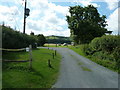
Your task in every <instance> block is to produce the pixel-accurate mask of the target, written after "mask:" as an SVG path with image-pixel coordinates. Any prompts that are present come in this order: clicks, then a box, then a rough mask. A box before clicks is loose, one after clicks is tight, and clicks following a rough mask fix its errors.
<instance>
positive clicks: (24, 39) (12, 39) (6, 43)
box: [0, 25, 46, 49]
mask: <svg viewBox="0 0 120 90" xmlns="http://www.w3.org/2000/svg"><path fill="white" fill-rule="evenodd" d="M0 27H2V48H6V49H18V48H26V47H28V46H29V45H30V44H31V45H32V47H33V48H36V46H37V45H38V46H43V45H44V44H45V41H46V39H45V37H44V36H43V35H41V34H38V35H34V34H33V33H31V35H27V34H23V33H21V32H19V31H16V30H14V29H12V28H10V27H7V26H4V25H2V26H0Z"/></svg>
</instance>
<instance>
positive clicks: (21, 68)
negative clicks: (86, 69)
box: [3, 49, 61, 88]
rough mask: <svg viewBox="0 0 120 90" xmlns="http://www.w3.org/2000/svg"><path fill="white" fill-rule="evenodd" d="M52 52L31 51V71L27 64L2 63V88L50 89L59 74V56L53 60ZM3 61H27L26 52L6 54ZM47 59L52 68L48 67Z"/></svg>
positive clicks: (42, 50) (45, 50)
mask: <svg viewBox="0 0 120 90" xmlns="http://www.w3.org/2000/svg"><path fill="white" fill-rule="evenodd" d="M53 52H54V51H52V50H48V49H37V50H33V51H32V55H33V63H32V66H33V69H32V70H29V69H28V67H29V62H25V63H3V88H50V87H51V86H52V85H53V84H54V83H55V81H56V78H57V76H58V73H59V65H60V59H61V56H60V55H59V54H58V53H57V56H56V57H55V58H54V59H53V57H52V53H53ZM3 59H8V60H27V59H29V53H27V52H17V53H16V52H7V53H5V54H3ZM48 59H50V60H51V65H52V67H53V68H49V67H48Z"/></svg>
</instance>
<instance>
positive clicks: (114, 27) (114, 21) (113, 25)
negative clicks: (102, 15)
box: [107, 8, 120, 35]
mask: <svg viewBox="0 0 120 90" xmlns="http://www.w3.org/2000/svg"><path fill="white" fill-rule="evenodd" d="M118 10H119V11H118ZM118 12H120V8H119V9H118V8H117V9H116V10H115V11H114V12H113V13H112V14H111V15H110V16H109V18H108V19H107V22H108V26H107V29H108V30H111V31H113V33H112V34H116V35H117V34H118V24H119V25H120V20H119V21H118Z"/></svg>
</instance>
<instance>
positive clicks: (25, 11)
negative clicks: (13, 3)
mask: <svg viewBox="0 0 120 90" xmlns="http://www.w3.org/2000/svg"><path fill="white" fill-rule="evenodd" d="M26 5H27V0H25V7H24V25H23V34H25V25H26V18H27V17H28V16H29V12H30V9H29V8H26Z"/></svg>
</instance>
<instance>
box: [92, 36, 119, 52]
mask: <svg viewBox="0 0 120 90" xmlns="http://www.w3.org/2000/svg"><path fill="white" fill-rule="evenodd" d="M119 46H120V37H119V36H112V35H107V36H102V37H99V38H95V39H93V40H92V42H91V43H90V47H91V49H92V51H96V52H97V51H103V52H108V53H110V54H111V53H112V52H113V51H114V50H115V48H116V47H119Z"/></svg>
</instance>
